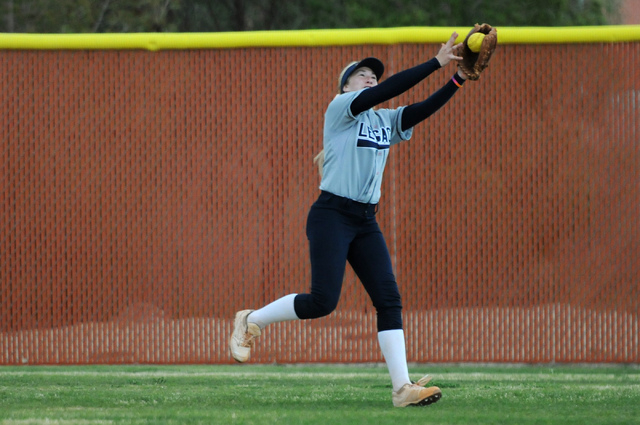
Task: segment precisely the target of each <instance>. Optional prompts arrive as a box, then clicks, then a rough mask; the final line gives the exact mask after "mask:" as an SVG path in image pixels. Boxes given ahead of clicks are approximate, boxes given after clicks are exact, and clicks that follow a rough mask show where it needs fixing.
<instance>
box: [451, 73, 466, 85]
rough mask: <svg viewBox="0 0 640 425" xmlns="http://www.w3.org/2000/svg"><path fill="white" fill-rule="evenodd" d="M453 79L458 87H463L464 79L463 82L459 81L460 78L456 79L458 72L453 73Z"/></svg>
mask: <svg viewBox="0 0 640 425" xmlns="http://www.w3.org/2000/svg"><path fill="white" fill-rule="evenodd" d="M451 81H453V82H454V84H455V85H456V86H458V88H462V84H464V80H462V82H458V80H457V79H456V74H453V77H451Z"/></svg>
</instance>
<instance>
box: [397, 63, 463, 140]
mask: <svg viewBox="0 0 640 425" xmlns="http://www.w3.org/2000/svg"><path fill="white" fill-rule="evenodd" d="M454 78H455V81H453V79H454ZM456 82H457V83H458V84H456ZM463 83H464V80H463V79H462V78H460V77H458V75H456V74H454V76H453V77H452V79H451V80H450V81H449V82H448V83H447V84H445V85H444V86H443V87H442V88H441V89H440V90H438V91H437V92H435V93H434V94H432V95H431V96H429V97H428V98H427V99H425V100H423V101H422V102H418V103H414V104H412V105H409V106H407V107H406V108H404V111H402V122H401V127H402V131H405V130H407V129H409V128H411V127H413V126H415V125H416V124H418V123H420V122H422V121H424V120H426V119H427V118H428V117H430V116H431V115H432V114H433V113H435V112H436V111H437V110H438V109H440V108H441V107H442V105H444V104H445V103H447V102H448V101H449V99H451V97H452V96H453V95H454V94H455V93H456V92H457V91H458V88H459V87H460V86H462V84H463Z"/></svg>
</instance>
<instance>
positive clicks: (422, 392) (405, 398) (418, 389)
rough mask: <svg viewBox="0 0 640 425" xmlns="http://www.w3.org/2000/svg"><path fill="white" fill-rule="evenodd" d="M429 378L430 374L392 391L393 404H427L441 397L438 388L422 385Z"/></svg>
mask: <svg viewBox="0 0 640 425" xmlns="http://www.w3.org/2000/svg"><path fill="white" fill-rule="evenodd" d="M430 380H431V377H430V376H425V377H424V378H422V379H420V380H419V381H418V382H417V383H415V384H414V383H411V384H405V385H404V386H403V387H402V388H400V389H399V390H398V391H394V392H393V395H392V399H393V405H394V406H395V407H407V406H428V405H430V404H433V403H435V402H436V401H438V400H440V398H441V397H442V391H440V388H438V387H429V388H425V387H424V385H426V384H427V382H429V381H430Z"/></svg>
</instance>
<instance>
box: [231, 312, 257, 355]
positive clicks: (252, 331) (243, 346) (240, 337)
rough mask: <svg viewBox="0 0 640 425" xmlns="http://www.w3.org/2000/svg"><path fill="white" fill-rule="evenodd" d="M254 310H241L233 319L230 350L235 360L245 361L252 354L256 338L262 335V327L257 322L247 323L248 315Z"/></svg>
mask: <svg viewBox="0 0 640 425" xmlns="http://www.w3.org/2000/svg"><path fill="white" fill-rule="evenodd" d="M252 311H253V310H241V311H239V312H237V313H236V317H235V319H234V321H233V333H232V334H231V338H230V339H229V351H231V356H232V357H233V358H234V359H235V361H237V362H239V363H244V362H246V361H247V360H249V357H250V356H251V348H253V345H254V342H255V339H256V338H257V337H259V336H260V335H261V333H262V332H261V331H260V327H259V326H258V325H256V324H255V323H247V317H248V316H249V314H251V312H252Z"/></svg>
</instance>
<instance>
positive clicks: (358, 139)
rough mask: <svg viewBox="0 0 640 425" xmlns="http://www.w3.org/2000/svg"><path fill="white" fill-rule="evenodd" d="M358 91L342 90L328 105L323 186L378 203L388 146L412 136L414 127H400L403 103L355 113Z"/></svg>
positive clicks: (353, 197) (363, 200) (340, 193)
mask: <svg viewBox="0 0 640 425" xmlns="http://www.w3.org/2000/svg"><path fill="white" fill-rule="evenodd" d="M364 90H366V89H364ZM359 93H360V91H357V92H348V93H344V94H341V95H339V96H337V97H336V98H335V99H334V100H333V101H331V103H330V104H329V106H328V107H327V112H326V113H325V121H324V141H323V144H324V169H323V175H322V181H321V182H320V189H321V190H325V191H327V192H331V193H333V194H334V195H338V196H342V197H345V198H349V199H352V200H354V201H358V202H363V203H369V204H377V203H378V201H379V200H380V186H381V185H382V174H383V172H384V167H385V164H386V162H387V157H388V156H389V147H390V146H391V145H394V144H396V143H399V142H401V141H403V140H409V139H410V138H411V135H412V134H413V128H410V129H408V130H405V131H402V130H401V125H400V123H401V117H402V110H403V109H404V106H403V107H400V108H398V109H378V110H374V109H369V110H367V111H364V112H362V113H361V114H358V115H357V116H355V117H354V116H353V115H352V114H351V102H352V101H353V99H355V98H356V96H357V95H358V94H359Z"/></svg>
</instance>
